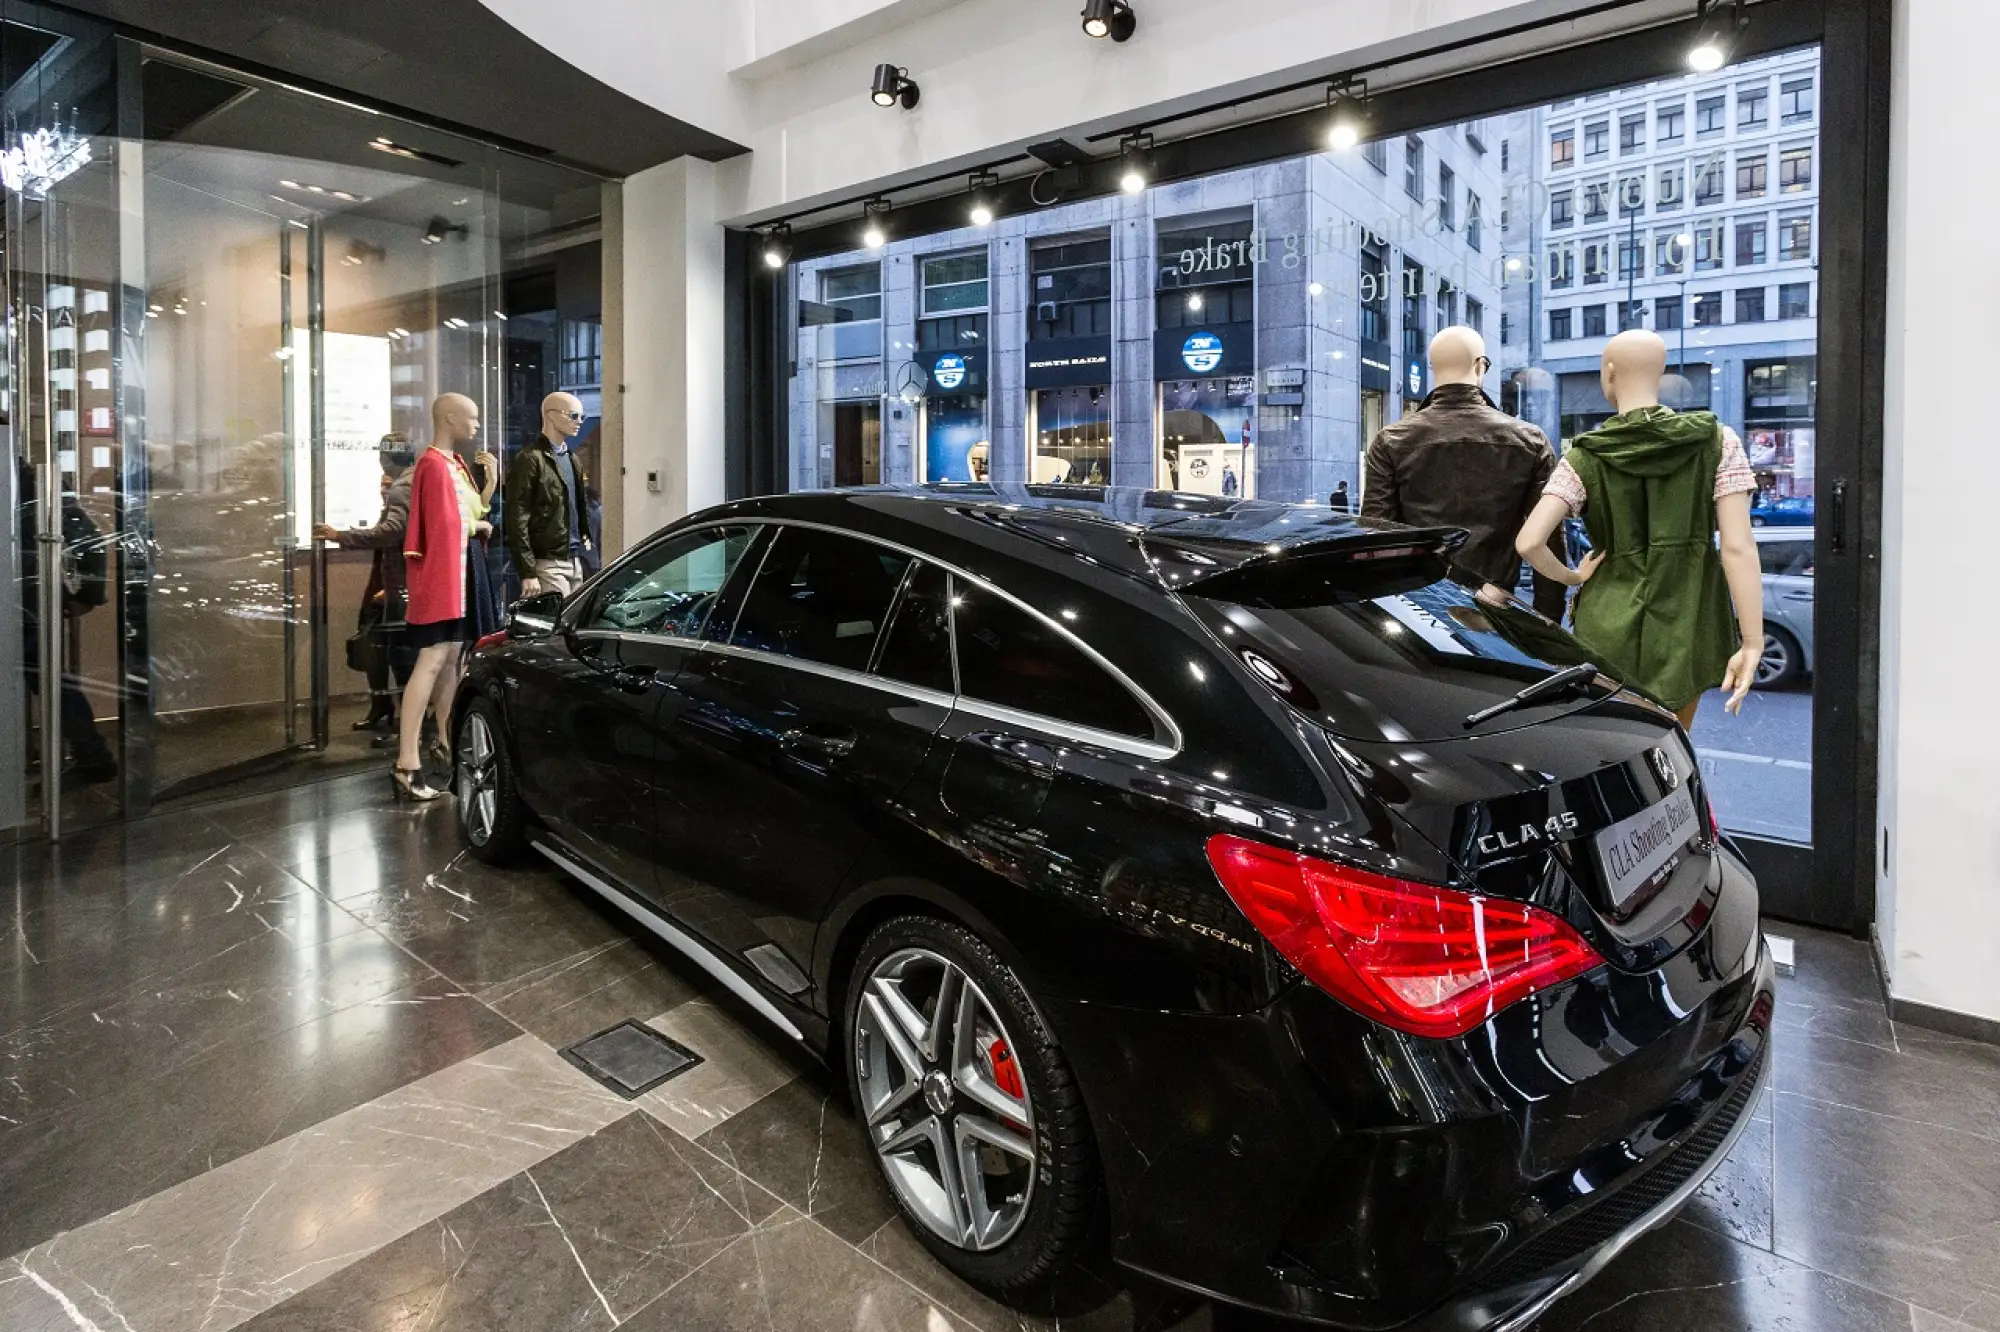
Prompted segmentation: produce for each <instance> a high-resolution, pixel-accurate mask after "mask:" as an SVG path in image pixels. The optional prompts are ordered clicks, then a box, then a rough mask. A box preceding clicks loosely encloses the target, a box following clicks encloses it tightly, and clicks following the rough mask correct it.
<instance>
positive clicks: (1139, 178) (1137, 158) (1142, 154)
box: [1118, 131, 1153, 194]
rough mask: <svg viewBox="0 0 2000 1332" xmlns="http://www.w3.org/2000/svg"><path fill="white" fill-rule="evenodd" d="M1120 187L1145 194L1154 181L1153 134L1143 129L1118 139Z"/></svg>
mask: <svg viewBox="0 0 2000 1332" xmlns="http://www.w3.org/2000/svg"><path fill="white" fill-rule="evenodd" d="M1118 161H1119V169H1118V188H1119V189H1121V190H1123V191H1125V193H1127V194H1144V193H1145V192H1146V187H1147V186H1148V185H1150V184H1152V183H1153V136H1152V135H1150V134H1147V133H1145V132H1144V131H1141V132H1139V133H1137V134H1128V135H1126V136H1125V137H1124V138H1123V139H1121V140H1119V141H1118Z"/></svg>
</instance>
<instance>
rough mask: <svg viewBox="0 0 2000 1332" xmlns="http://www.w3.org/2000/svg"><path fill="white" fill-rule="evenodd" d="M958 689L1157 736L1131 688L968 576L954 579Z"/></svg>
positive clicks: (1041, 712)
mask: <svg viewBox="0 0 2000 1332" xmlns="http://www.w3.org/2000/svg"><path fill="white" fill-rule="evenodd" d="M953 591H954V594H955V601H956V604H955V606H954V609H953V615H954V616H955V617H956V622H957V634H956V642H957V645H958V687H959V692H960V693H962V694H964V695H965V696H966V697H967V698H973V699H980V700H983V701H985V702H988V703H998V704H1000V705H1001V706H1002V707H1008V708H1014V709H1016V710H1018V711H1021V712H1032V713H1035V714H1036V715H1037V716H1042V717H1052V718H1054V719H1055V720H1057V721H1066V722H1071V723H1074V724H1075V725H1078V726H1089V727H1092V728H1094V729H1096V730H1099V731H1110V732H1112V733H1114V734H1117V735H1130V736H1137V737H1139V738H1141V739H1147V740H1150V739H1152V737H1153V721H1152V718H1151V717H1149V716H1148V715H1147V714H1146V710H1145V709H1144V708H1143V707H1141V706H1140V705H1139V700H1138V699H1136V698H1134V697H1132V691H1131V690H1129V689H1127V688H1125V686H1124V685H1122V684H1120V683H1118V681H1117V680H1115V679H1113V678H1112V677H1111V676H1110V675H1109V674H1108V673H1107V672H1106V671H1105V669H1104V668H1103V667H1102V666H1099V665H1098V664H1097V663H1096V662H1094V661H1092V660H1091V659H1090V657H1089V656H1088V655H1086V654H1085V653H1084V651H1083V650H1082V649H1081V648H1079V647H1078V646H1077V645H1076V644H1075V643H1074V642H1072V641H1071V640H1070V639H1069V638H1068V636H1066V635H1065V634H1063V633H1061V632H1060V631H1058V630H1057V629H1056V628H1055V627H1054V626H1053V625H1050V624H1049V623H1047V622H1046V621H1044V620H1042V619H1039V618H1038V617H1036V616H1033V615H1030V614H1028V612H1026V611H1024V610H1022V609H1021V608H1020V607H1019V606H1016V605H1014V604H1013V603H1012V602H1010V601H1007V600H1005V599H1004V598H1001V597H999V596H996V595H994V594H993V593H992V592H989V591H987V590H985V589H983V588H980V587H978V586H976V585H974V584H971V583H968V582H967V581H966V580H965V579H963V578H960V579H955V580H954V581H953Z"/></svg>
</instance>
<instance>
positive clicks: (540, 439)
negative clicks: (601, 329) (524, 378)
mask: <svg viewBox="0 0 2000 1332" xmlns="http://www.w3.org/2000/svg"><path fill="white" fill-rule="evenodd" d="M582 429H583V402H582V400H581V399H579V398H578V397H577V396H576V395H575V394H573V393H551V394H549V395H548V396H547V397H546V398H543V399H542V432H541V434H539V435H537V436H536V437H535V438H534V439H532V440H530V441H528V443H527V445H526V446H525V447H524V448H522V450H521V452H520V453H519V454H518V455H517V456H516V457H515V459H514V461H513V464H512V465H511V466H509V467H508V469H507V495H506V503H505V506H504V508H505V521H506V527H507V549H508V552H509V553H510V554H511V555H512V556H513V557H514V569H515V571H516V572H517V573H519V574H520V576H521V595H522V596H524V597H533V596H539V595H540V594H541V593H543V592H561V593H562V594H564V595H565V596H567V595H568V594H569V593H571V592H573V591H575V590H576V587H577V585H578V584H579V583H581V582H582V581H583V560H582V556H583V552H584V551H585V550H586V549H588V548H589V546H590V527H589V522H588V518H587V515H588V513H589V509H588V504H587V501H586V500H585V497H584V491H585V489H586V485H587V481H586V478H585V476H584V473H583V465H582V463H581V462H579V461H578V460H577V458H576V456H575V455H574V454H573V453H571V452H570V448H569V441H570V439H571V437H572V436H574V435H576V434H577V432H578V431H580V430H582Z"/></svg>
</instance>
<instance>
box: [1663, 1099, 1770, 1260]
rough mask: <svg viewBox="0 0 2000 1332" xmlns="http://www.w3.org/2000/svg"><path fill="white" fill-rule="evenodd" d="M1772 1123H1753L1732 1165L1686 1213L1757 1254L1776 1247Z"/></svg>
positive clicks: (1728, 1163)
mask: <svg viewBox="0 0 2000 1332" xmlns="http://www.w3.org/2000/svg"><path fill="white" fill-rule="evenodd" d="M1774 1141H1775V1127H1774V1125H1773V1123H1772V1121H1771V1120H1770V1119H1768V1118H1766V1119H1753V1120H1751V1121H1750V1125H1749V1127H1747V1128H1745V1129H1744V1130H1743V1136H1742V1137H1740V1138H1738V1139H1737V1140H1736V1146H1735V1147H1734V1148H1733V1149H1732V1150H1731V1151H1730V1153H1729V1159H1728V1160H1726V1161H1724V1162H1723V1163H1722V1164H1721V1165H1719V1166H1717V1167H1716V1168H1715V1173H1714V1174H1712V1175H1710V1176H1709V1177H1708V1179H1707V1180H1706V1181H1704V1182H1703V1184H1702V1186H1701V1188H1700V1190H1699V1191H1697V1192H1696V1193H1695V1196H1694V1197H1693V1198H1691V1199H1689V1200H1688V1205H1687V1207H1686V1208H1685V1209H1683V1210H1682V1212H1681V1218H1682V1219H1683V1220H1685V1221H1688V1222H1691V1223H1692V1224H1694V1225H1697V1226H1702V1227H1705V1228H1707V1229H1709V1230H1713V1231H1716V1232H1718V1233H1719V1234H1723V1235H1727V1236H1729V1237H1730V1238H1731V1239H1733V1240H1737V1241H1739V1242H1741V1243H1744V1244H1747V1245H1749V1246H1750V1247H1751V1248H1753V1249H1764V1250H1767V1251H1768V1250H1769V1249H1770V1248H1771V1247H1772V1244H1773V1242H1774V1240H1773V1225H1772V1208H1773V1206H1774V1205H1775V1203H1774V1195H1773V1191H1772V1155H1773V1145H1774Z"/></svg>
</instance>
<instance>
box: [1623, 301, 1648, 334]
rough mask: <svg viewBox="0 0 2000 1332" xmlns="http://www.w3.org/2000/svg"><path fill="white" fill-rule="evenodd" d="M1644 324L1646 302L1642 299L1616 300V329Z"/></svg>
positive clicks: (1637, 326)
mask: <svg viewBox="0 0 2000 1332" xmlns="http://www.w3.org/2000/svg"><path fill="white" fill-rule="evenodd" d="M1645 326H1646V303H1645V302H1644V301H1620V302H1618V331H1619V332H1620V333H1623V332H1624V331H1625V330H1626V329H1629V328H1644V327H1645Z"/></svg>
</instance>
